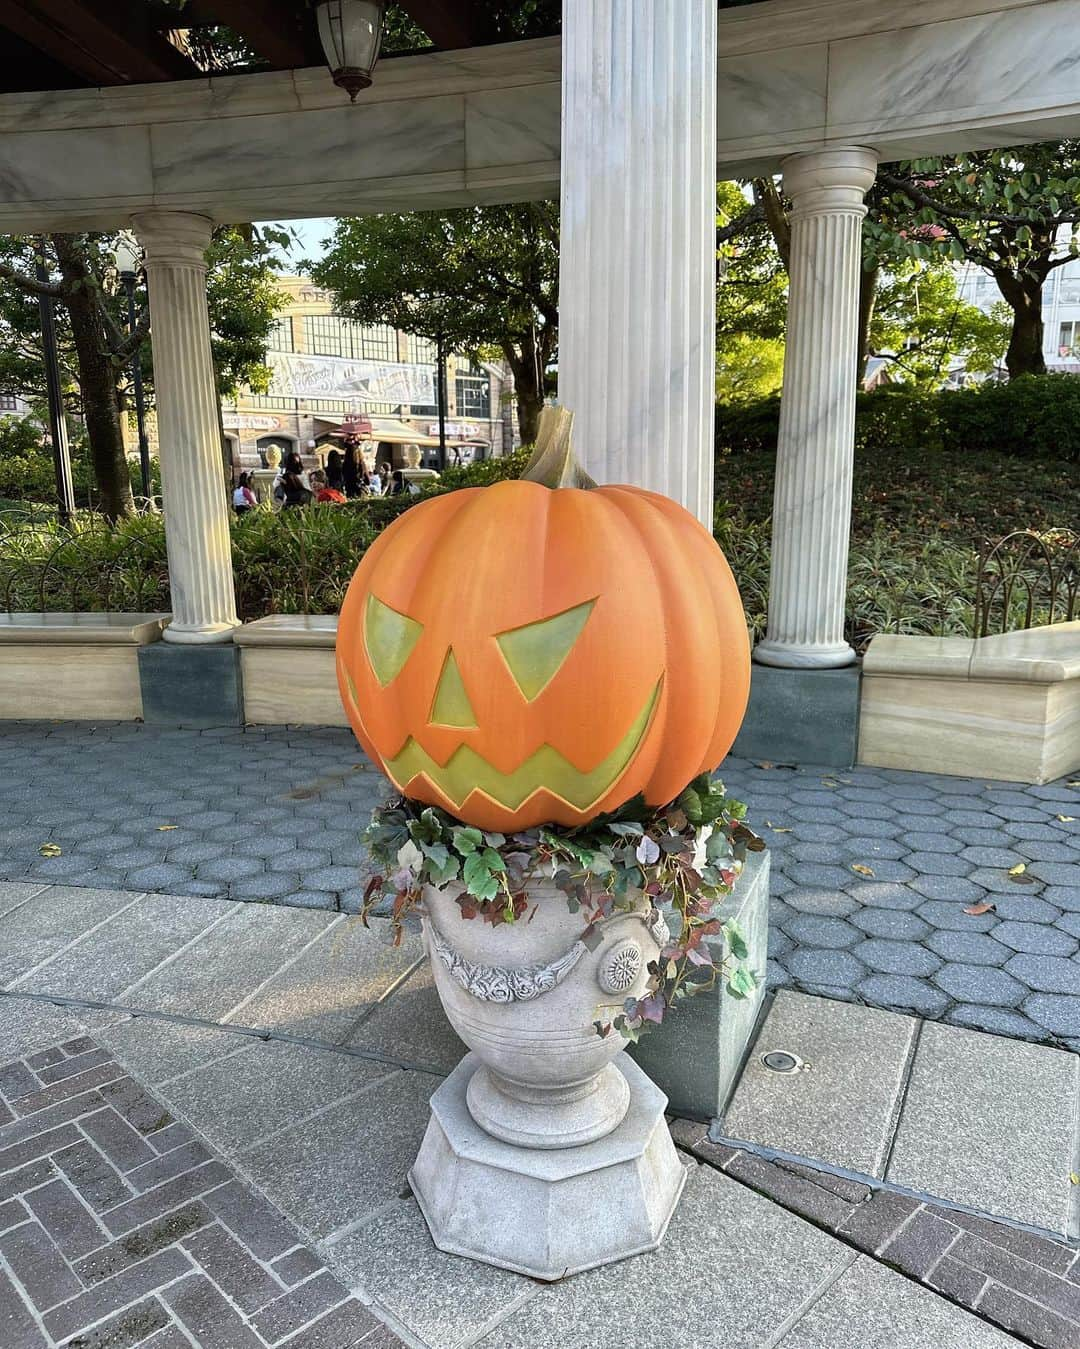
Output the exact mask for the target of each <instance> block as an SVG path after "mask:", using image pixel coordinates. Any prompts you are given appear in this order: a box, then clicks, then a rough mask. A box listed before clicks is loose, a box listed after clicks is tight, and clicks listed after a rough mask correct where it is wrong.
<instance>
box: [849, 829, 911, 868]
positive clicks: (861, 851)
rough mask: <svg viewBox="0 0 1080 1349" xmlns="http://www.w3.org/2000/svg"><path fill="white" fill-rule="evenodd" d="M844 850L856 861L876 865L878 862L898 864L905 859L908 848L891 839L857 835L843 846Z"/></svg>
mask: <svg viewBox="0 0 1080 1349" xmlns="http://www.w3.org/2000/svg"><path fill="white" fill-rule="evenodd" d="M843 850H844V851H845V852H846V853H847V854H849V855H850V856H851V857H853V858H854V859H855V861H857V862H858V861H863V862H867V861H868V862H870V863H872V864H873V863H876V862H877V861H885V862H898V861H900V860H901V859H903V858H904V857H905V854H906V853H907V848H906V847H905V846H904V844H902V843H897V842H895V840H893V839H891V838H871V837H867V836H865V835H855V836H854V837H853V838H849V839H848V840H847V842H846V843H845V844H844V845H843Z"/></svg>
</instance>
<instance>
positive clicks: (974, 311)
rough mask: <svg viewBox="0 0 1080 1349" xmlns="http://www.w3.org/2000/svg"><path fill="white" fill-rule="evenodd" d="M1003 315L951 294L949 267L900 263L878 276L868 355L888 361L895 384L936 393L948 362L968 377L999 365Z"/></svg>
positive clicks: (952, 273)
mask: <svg viewBox="0 0 1080 1349" xmlns="http://www.w3.org/2000/svg"><path fill="white" fill-rule="evenodd" d="M1007 314H1008V310H1007V308H1006V306H1005V305H1004V304H1002V305H1000V306H999V305H995V306H994V312H992V313H990V314H985V313H983V311H982V310H981V309H978V308H976V306H975V305H972V304H968V303H966V302H965V301H964V300H962V299H961V298H960V296H959V295H958V293H957V284H956V273H955V271H954V269H953V267H952V266H951V265H949V264H947V263H943V262H942V261H941V260H940V259H935V260H932V261H930V262H920V261H914V260H910V261H905V262H902V263H901V264H900V266H898V267H897V268H896V269H895V270H892V271H889V272H887V273H883V274H882V275H881V277H880V279H879V282H878V286H877V294H876V301H875V305H874V310H873V315H872V319H871V322H870V328H869V351H870V355H872V356H878V357H881V358H883V359H885V360H886V361H888V362H889V363H890V365H891V367H892V369H893V372H894V375H895V376H896V377H898V378H899V379H900V380H901V382H903V383H907V384H916V385H919V386H921V387H923V388H927V389H934V388H937V387H938V386H939V385H940V384H941V382H942V381H943V379H944V378H945V376H946V375H947V374H948V372H949V367H950V365H951V364H952V363H953V361H954V360H961V361H962V362H963V364H964V368H965V370H967V371H968V372H969V373H972V374H990V373H991V372H992V371H993V370H995V369H997V367H998V366H999V365H1000V364H1001V357H1002V353H1003V352H1004V350H1005V344H1006V342H1007V341H1008V337H1009V326H1010V325H1009V322H1008V319H1007V318H1006V317H1005V316H1006V315H1007Z"/></svg>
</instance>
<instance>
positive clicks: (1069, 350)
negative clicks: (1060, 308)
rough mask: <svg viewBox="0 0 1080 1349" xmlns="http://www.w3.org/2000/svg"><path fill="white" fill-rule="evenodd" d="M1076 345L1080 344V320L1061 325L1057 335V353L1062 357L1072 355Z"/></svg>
mask: <svg viewBox="0 0 1080 1349" xmlns="http://www.w3.org/2000/svg"><path fill="white" fill-rule="evenodd" d="M1078 344H1080V320H1073V321H1071V322H1069V323H1063V324H1062V325H1061V331H1060V333H1059V334H1058V351H1059V352H1060V354H1061V355H1062V356H1069V355H1072V354H1074V353H1075V351H1076V347H1077V345H1078Z"/></svg>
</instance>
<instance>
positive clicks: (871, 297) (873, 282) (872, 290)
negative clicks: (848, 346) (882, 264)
mask: <svg viewBox="0 0 1080 1349" xmlns="http://www.w3.org/2000/svg"><path fill="white" fill-rule="evenodd" d="M880 271H881V269H880V268H879V267H878V266H877V265H875V266H873V267H869V268H868V267H866V266H865V264H864V266H863V269H862V271H861V272H860V273H859V356H858V363H857V365H856V367H855V387H856V388H857V389H861V388H862V382H863V380H864V379H865V378H866V362H867V359H868V358H869V355H870V325H871V323H873V321H874V306H875V304H876V303H877V288H878V276H879V274H880Z"/></svg>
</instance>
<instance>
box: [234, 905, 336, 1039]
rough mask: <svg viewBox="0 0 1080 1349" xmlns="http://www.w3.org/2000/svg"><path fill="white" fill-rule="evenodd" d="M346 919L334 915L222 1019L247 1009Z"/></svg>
mask: <svg viewBox="0 0 1080 1349" xmlns="http://www.w3.org/2000/svg"><path fill="white" fill-rule="evenodd" d="M344 919H345V915H344V914H341V913H338V914H334V915H333V917H332V918H331V920H330V922H329V923H327V924H326V925H325V926H324V927H323V928H322V929H321V930H320V931H318V932H316V934H315V936H314V937H312V939H311V940H310V941H309V942H305V943H304V945H303V946H301V948H300V949H299V951H297V952H296V953H295V955H292V956H290V957H289V959H288V960H286V961H285V963H284V964H283V965H279V966H278V967H277V969H276V970H274V972H273V974H268V975H267V976H266V978H265V979H263V981H262V982H261V983H259V984H256V985H255V987H254V988H253V989H252V990H251V992H250V993H249V994H248V995H247V996H246V997H244V998H241V999H240V1001H239V1002H238V1003H237V1004H236V1006H235V1007H230V1008H229V1010H228V1011H227V1012H223V1013H222V1019H223V1020H225V1019H227V1018H228V1017H230V1016H236V1014H237V1013H238V1012H239V1011H240V1010H241V1009H242V1008H243V1007H246V1006H247V1004H248V1003H249V1002H251V1000H252V999H253V998H256V997H258V995H259V994H260V993H261V992H262V991H263V989H264V988H266V987H267V985H268V984H272V983H273V981H274V980H275V979H277V978H279V977H280V976H281V975H283V974H284V973H285V971H286V970H290V969H292V967H293V966H294V965H295V964H296V962H297V961H298V960H299V959H300V958H301V956H305V955H307V953H308V951H310V950H311V948H312V947H313V946H314V945H315V944H316V942H320V941H322V939H323V938H324V937H325V936H326V935H327V934H328V933H330V932H333V931H334V929H335V928H337V927H340V926H341V924H342V922H343V921H344Z"/></svg>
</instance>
